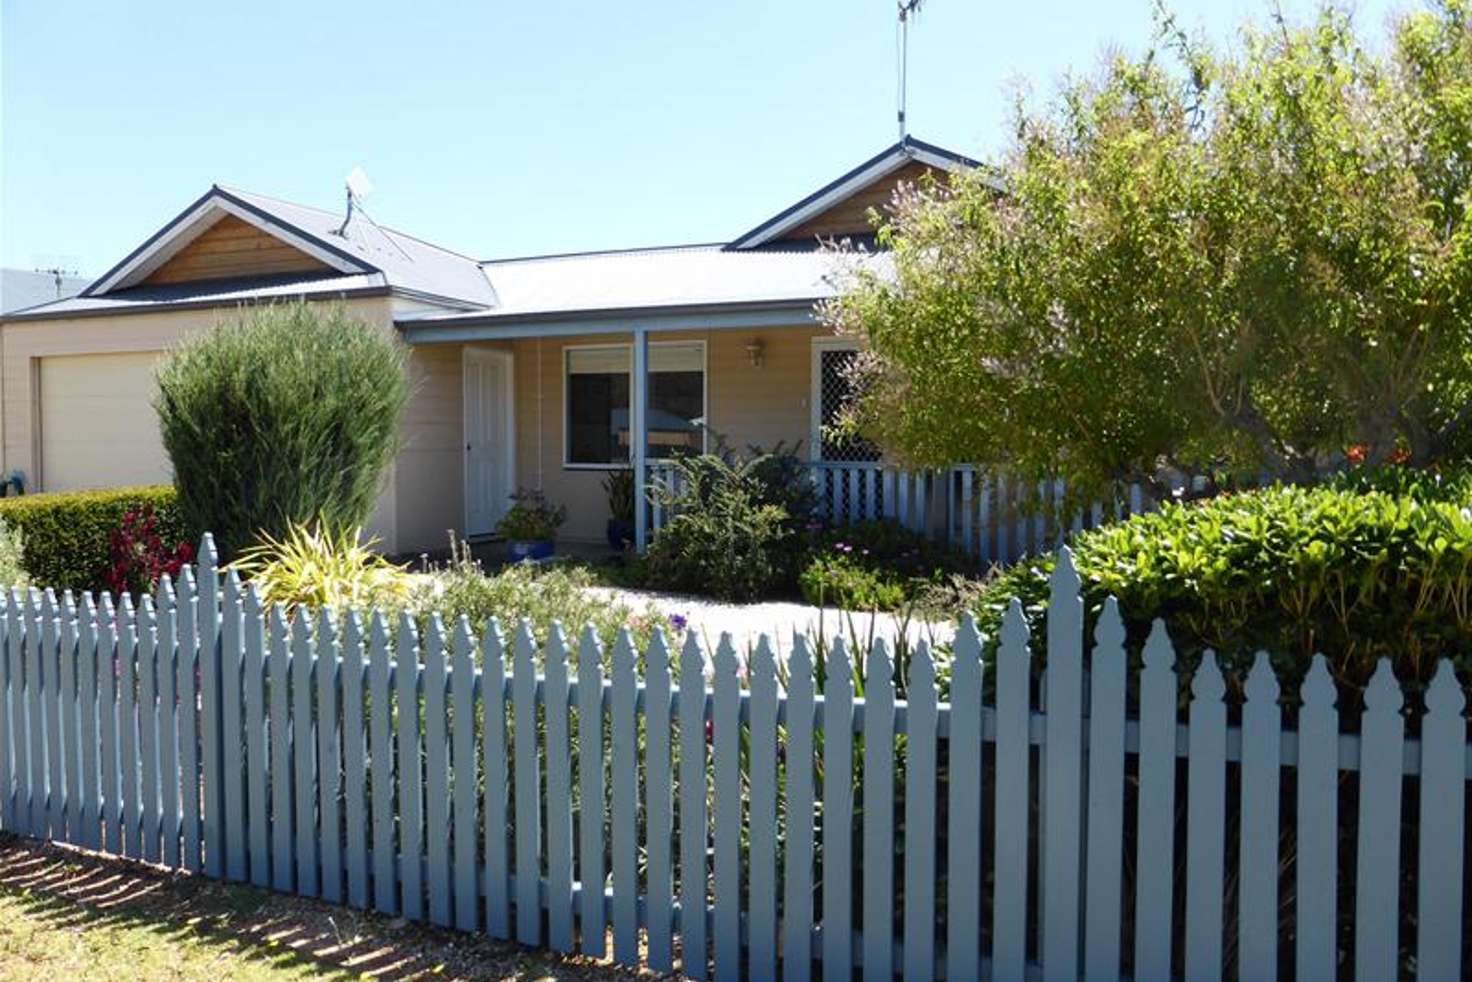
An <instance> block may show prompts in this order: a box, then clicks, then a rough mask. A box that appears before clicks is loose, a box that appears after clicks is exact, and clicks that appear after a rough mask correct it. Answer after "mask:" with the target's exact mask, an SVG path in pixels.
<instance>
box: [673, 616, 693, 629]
mask: <svg viewBox="0 0 1472 982" xmlns="http://www.w3.org/2000/svg"><path fill="white" fill-rule="evenodd" d="M688 623H690V622H689V621H688V620H686V619H685V615H684V614H671V615H670V627H673V628H674V629H675V630H676V631H683V630H685V625H686V624H688Z"/></svg>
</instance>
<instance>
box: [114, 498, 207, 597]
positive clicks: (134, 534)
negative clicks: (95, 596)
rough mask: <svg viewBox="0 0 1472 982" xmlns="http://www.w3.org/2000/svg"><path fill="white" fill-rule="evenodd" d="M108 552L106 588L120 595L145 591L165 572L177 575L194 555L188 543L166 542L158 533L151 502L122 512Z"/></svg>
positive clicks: (155, 516) (156, 520) (192, 548)
mask: <svg viewBox="0 0 1472 982" xmlns="http://www.w3.org/2000/svg"><path fill="white" fill-rule="evenodd" d="M109 553H110V556H111V560H112V562H111V565H110V566H109V567H108V570H107V587H108V589H109V590H111V591H112V592H113V594H114V595H121V594H123V593H125V592H127V593H143V592H147V591H148V590H151V589H153V587H154V585H155V584H156V583H158V580H159V577H161V576H163V575H164V574H165V573H167V574H168V575H169V576H177V575H179V570H180V569H182V568H183V567H184V564H185V563H187V562H189V561H190V560H192V559H193V558H194V547H193V546H192V545H190V544H189V543H188V542H178V543H174V544H172V545H170V544H168V543H165V542H164V540H163V537H162V536H161V535H160V534H159V522H158V515H157V514H155V513H154V510H153V506H152V505H144V506H142V507H141V508H134V509H131V510H130V511H128V512H126V513H124V515H123V522H122V524H121V525H119V526H118V527H117V528H116V529H115V530H113V533H112V538H111V540H110V542H109Z"/></svg>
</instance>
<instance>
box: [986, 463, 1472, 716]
mask: <svg viewBox="0 0 1472 982" xmlns="http://www.w3.org/2000/svg"><path fill="white" fill-rule="evenodd" d="M1382 487H1389V488H1391V489H1392V490H1381V488H1382ZM1469 506H1472V483H1469V481H1468V480H1467V479H1466V478H1464V477H1458V476H1453V477H1449V478H1441V477H1434V476H1424V477H1421V478H1416V477H1413V476H1410V475H1399V476H1392V477H1382V476H1376V475H1350V476H1348V477H1344V478H1341V479H1339V480H1337V481H1335V482H1333V483H1331V484H1329V485H1326V486H1322V487H1317V488H1301V487H1283V486H1275V487H1271V488H1265V489H1262V490H1258V491H1249V492H1243V493H1237V494H1224V495H1221V496H1219V497H1216V498H1212V499H1210V500H1206V501H1201V502H1196V503H1191V504H1168V505H1166V506H1164V507H1163V508H1161V509H1160V510H1159V511H1157V512H1153V513H1150V514H1144V515H1136V516H1134V517H1132V518H1130V519H1128V520H1126V521H1123V522H1119V523H1116V524H1112V525H1107V526H1103V527H1101V528H1098V529H1094V530H1091V531H1088V532H1084V533H1082V534H1080V535H1078V536H1077V537H1076V538H1075V541H1074V543H1073V552H1074V558H1075V564H1076V566H1077V568H1078V570H1079V573H1080V576H1081V577H1082V579H1083V582H1084V596H1085V600H1086V607H1087V610H1088V612H1089V615H1090V618H1091V619H1092V618H1093V617H1096V616H1097V615H1098V612H1099V609H1100V607H1101V605H1102V604H1103V602H1104V599H1105V598H1106V597H1109V596H1114V597H1117V598H1118V599H1119V603H1120V608H1121V612H1122V613H1123V614H1124V617H1125V621H1126V627H1127V630H1128V638H1129V643H1130V645H1131V647H1132V648H1133V649H1136V650H1137V649H1138V647H1139V646H1140V645H1142V644H1143V642H1144V639H1145V636H1146V634H1147V633H1148V631H1149V629H1150V625H1151V622H1152V621H1153V620H1154V619H1155V618H1163V619H1164V621H1165V623H1166V626H1167V627H1168V628H1169V630H1170V635H1171V639H1172V641H1173V642H1174V645H1175V648H1176V651H1177V653H1178V655H1179V656H1180V659H1181V662H1182V664H1183V666H1184V668H1186V669H1191V668H1194V666H1195V664H1196V663H1197V662H1198V661H1199V659H1200V657H1201V654H1202V652H1203V651H1204V650H1206V649H1208V648H1210V649H1213V650H1215V651H1216V652H1217V653H1218V657H1219V658H1220V660H1221V662H1222V663H1223V666H1224V667H1226V668H1228V669H1229V670H1236V671H1237V672H1240V673H1243V674H1245V672H1246V670H1247V669H1248V667H1249V666H1250V664H1251V660H1252V658H1253V656H1254V654H1255V652H1257V651H1258V650H1265V651H1267V652H1268V653H1269V655H1270V656H1271V657H1272V659H1273V662H1274V667H1275V668H1277V669H1278V671H1279V673H1280V675H1281V676H1283V677H1284V678H1285V679H1287V680H1296V679H1300V678H1301V677H1302V675H1303V673H1304V672H1305V671H1306V670H1307V667H1308V663H1309V659H1310V658H1311V656H1312V655H1314V654H1315V653H1322V654H1324V655H1325V656H1326V657H1327V658H1328V660H1329V662H1330V666H1331V668H1332V670H1333V671H1334V673H1335V674H1336V676H1337V677H1338V679H1339V681H1340V682H1341V684H1343V685H1345V686H1347V687H1351V688H1353V687H1359V686H1363V685H1364V684H1365V682H1366V681H1367V680H1368V679H1369V677H1370V674H1371V673H1372V672H1373V671H1374V669H1375V663H1376V660H1377V659H1379V658H1381V657H1386V658H1390V659H1392V660H1393V662H1394V667H1395V670H1396V673H1397V675H1398V676H1399V677H1400V678H1401V680H1402V681H1405V682H1409V683H1412V684H1413V685H1414V684H1417V683H1424V682H1426V681H1428V680H1429V678H1430V674H1431V672H1433V671H1434V670H1435V667H1436V659H1437V658H1440V657H1443V656H1445V657H1448V658H1451V659H1452V660H1453V662H1454V663H1455V664H1456V666H1457V667H1458V668H1459V669H1460V670H1461V671H1462V672H1463V673H1464V674H1465V673H1466V672H1467V671H1468V669H1469V668H1472V655H1469V652H1472V507H1469ZM1053 565H1054V559H1053V557H1052V556H1043V557H1037V558H1033V559H1029V560H1025V561H1023V562H1021V563H1019V564H1017V565H1015V566H1012V567H1011V568H1009V569H1007V570H1005V571H1004V572H1002V573H1001V574H1000V575H998V576H997V577H995V578H994V579H993V580H991V581H990V582H989V583H988V584H987V585H986V586H985V588H984V589H983V590H982V591H981V592H980V594H979V597H978V598H977V600H976V602H975V606H976V609H977V615H978V620H979V622H980V625H981V627H982V629H983V630H984V631H986V632H987V633H988V634H989V635H990V636H993V637H995V635H996V633H997V631H998V630H999V628H1000V623H1001V619H1002V614H1003V611H1004V610H1005V609H1006V606H1007V603H1008V601H1009V599H1010V598H1012V597H1017V598H1019V599H1020V600H1021V602H1022V604H1023V607H1024V609H1025V610H1026V612H1027V615H1028V619H1029V622H1030V626H1031V628H1032V630H1033V632H1034V637H1041V636H1042V635H1041V632H1042V631H1043V629H1044V626H1045V622H1046V615H1047V599H1048V577H1049V575H1050V574H1051V572H1052V570H1053Z"/></svg>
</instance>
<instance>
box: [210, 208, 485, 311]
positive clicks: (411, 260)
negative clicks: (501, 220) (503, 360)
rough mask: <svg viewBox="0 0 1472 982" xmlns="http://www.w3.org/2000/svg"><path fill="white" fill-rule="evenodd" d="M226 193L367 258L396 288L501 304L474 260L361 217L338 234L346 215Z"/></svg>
mask: <svg viewBox="0 0 1472 982" xmlns="http://www.w3.org/2000/svg"><path fill="white" fill-rule="evenodd" d="M220 190H221V191H223V192H225V193H226V194H229V195H231V196H232V197H234V198H236V199H237V200H238V201H240V202H242V203H244V204H246V205H249V206H251V207H254V208H257V209H260V210H261V211H263V212H266V213H267V214H269V215H271V216H272V217H274V218H277V219H279V220H281V221H284V222H286V223H287V224H289V225H292V226H294V227H296V228H297V229H300V230H301V231H303V232H305V233H307V234H309V235H311V236H313V237H314V238H317V239H320V240H321V241H322V242H324V243H327V244H330V245H332V246H335V247H336V248H338V249H340V250H342V251H344V252H347V253H349V254H351V255H353V256H355V257H357V258H358V259H361V260H362V261H363V262H366V263H368V264H369V265H371V266H372V267H374V268H375V269H377V270H379V271H380V272H382V273H383V275H384V277H385V278H386V280H387V282H388V285H389V286H391V287H395V288H398V289H403V290H411V291H413V292H416V293H424V294H429V295H432V296H438V297H446V298H452V299H455V300H461V301H465V302H467V303H473V304H478V305H483V306H490V305H491V304H494V303H495V300H496V295H495V293H494V292H493V291H492V290H491V285H490V283H489V282H488V281H487V280H486V277H485V274H484V273H482V272H481V268H480V263H478V262H477V261H476V260H474V259H471V258H470V257H469V256H464V255H461V254H460V253H458V252H453V251H451V250H449V249H444V248H441V247H440V246H437V245H433V244H431V243H429V242H425V241H424V240H423V239H418V238H415V237H414V236H412V235H406V234H405V233H403V232H399V231H396V230H394V229H390V228H383V227H381V226H379V225H376V224H375V223H373V222H372V221H370V220H369V219H367V218H366V217H364V216H363V215H361V214H360V215H355V216H354V217H353V220H352V221H351V222H349V223H348V226H347V229H346V231H345V234H343V235H338V234H337V230H338V228H339V227H340V226H341V225H342V215H341V214H337V213H334V212H330V211H326V210H324V209H321V208H313V207H311V206H309V205H299V204H296V203H295V202H291V201H282V200H281V199H280V198H273V197H270V196H269V195H264V194H257V193H255V192H253V191H246V190H242V189H240V188H230V187H223V186H221V187H220Z"/></svg>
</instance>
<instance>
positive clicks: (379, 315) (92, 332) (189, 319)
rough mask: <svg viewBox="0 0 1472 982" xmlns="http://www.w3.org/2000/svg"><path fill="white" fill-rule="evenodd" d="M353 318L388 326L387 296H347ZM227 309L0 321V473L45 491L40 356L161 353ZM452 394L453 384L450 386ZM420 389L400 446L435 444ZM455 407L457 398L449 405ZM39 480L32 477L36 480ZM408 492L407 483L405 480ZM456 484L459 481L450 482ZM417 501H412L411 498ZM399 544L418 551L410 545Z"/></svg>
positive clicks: (387, 505) (384, 524) (382, 518)
mask: <svg viewBox="0 0 1472 982" xmlns="http://www.w3.org/2000/svg"><path fill="white" fill-rule="evenodd" d="M345 304H346V307H347V309H348V310H349V311H350V312H351V313H352V314H354V315H355V316H358V317H361V318H363V319H364V320H366V321H368V322H370V323H375V324H380V325H382V326H383V328H384V330H386V331H392V330H393V317H392V314H391V307H390V303H389V300H388V298H387V297H370V298H360V299H354V300H348V301H346V302H345ZM233 312H234V308H215V309H205V310H181V311H168V312H157V313H146V314H144V313H139V314H126V315H118V316H94V317H76V318H71V319H66V320H47V321H12V322H7V323H4V324H0V406H3V411H0V419H3V432H0V452H3V458H0V472H3V473H5V474H8V473H10V472H11V471H12V470H20V471H22V472H23V473H24V474H25V476H26V481H27V485H28V487H29V488H30V489H31V490H45V464H44V461H42V460H41V442H40V432H41V430H40V423H41V421H40V418H39V416H40V413H39V406H40V391H39V378H40V371H39V367H40V360H41V359H42V358H46V357H50V356H54V355H75V354H104V353H113V352H152V351H162V350H165V349H167V348H169V347H171V346H173V345H175V344H177V343H178V342H179V341H181V340H183V339H184V338H185V337H187V336H188V335H190V334H192V333H195V332H197V331H201V330H207V329H208V328H211V327H213V326H215V325H216V324H218V323H219V322H220V321H221V320H223V319H225V318H228V317H230V316H231V315H232V313H233ZM419 362H420V357H419V355H418V354H417V353H411V371H418V370H419V369H418V365H419ZM455 391H456V393H457V395H456V399H458V391H459V390H458V388H457V389H456V390H455ZM424 398H425V394H424V390H423V389H421V391H420V392H419V393H416V398H415V400H414V404H413V405H412V406H411V409H410V413H409V414H408V417H407V419H406V426H405V429H406V431H407V432H406V440H405V443H406V446H409V445H421V444H422V445H427V446H434V445H437V444H435V443H434V442H433V439H432V438H433V437H434V432H433V427H431V426H430V425H429V422H428V421H429V420H430V419H431V418H433V413H432V412H431V411H430V410H429V409H428V408H427V407H426V406H423V405H421V400H422V399H424ZM456 406H457V407H458V402H457V403H456ZM398 470H399V468H398V466H397V465H395V467H394V470H393V472H391V473H390V475H389V478H388V482H387V484H386V486H385V488H384V492H383V494H382V495H381V496H380V498H379V501H378V505H377V508H376V510H375V514H374V517H373V520H372V521H371V523H370V531H371V533H372V534H373V535H376V536H378V537H379V538H380V539H381V540H382V548H383V549H384V550H385V551H391V552H392V551H400V550H401V548H402V547H401V546H400V544H399V537H398V530H397V525H398V521H399V518H400V514H399V510H398V507H397V500H398V498H397V488H398V483H399V481H398ZM38 479H39V481H38ZM409 483H410V485H411V490H413V488H414V485H413V482H412V481H410V482H409ZM455 487H456V488H457V489H458V487H459V485H458V484H457V485H455ZM416 504H417V502H416ZM407 548H419V546H418V544H417V543H415V544H411V545H409V546H407Z"/></svg>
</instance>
